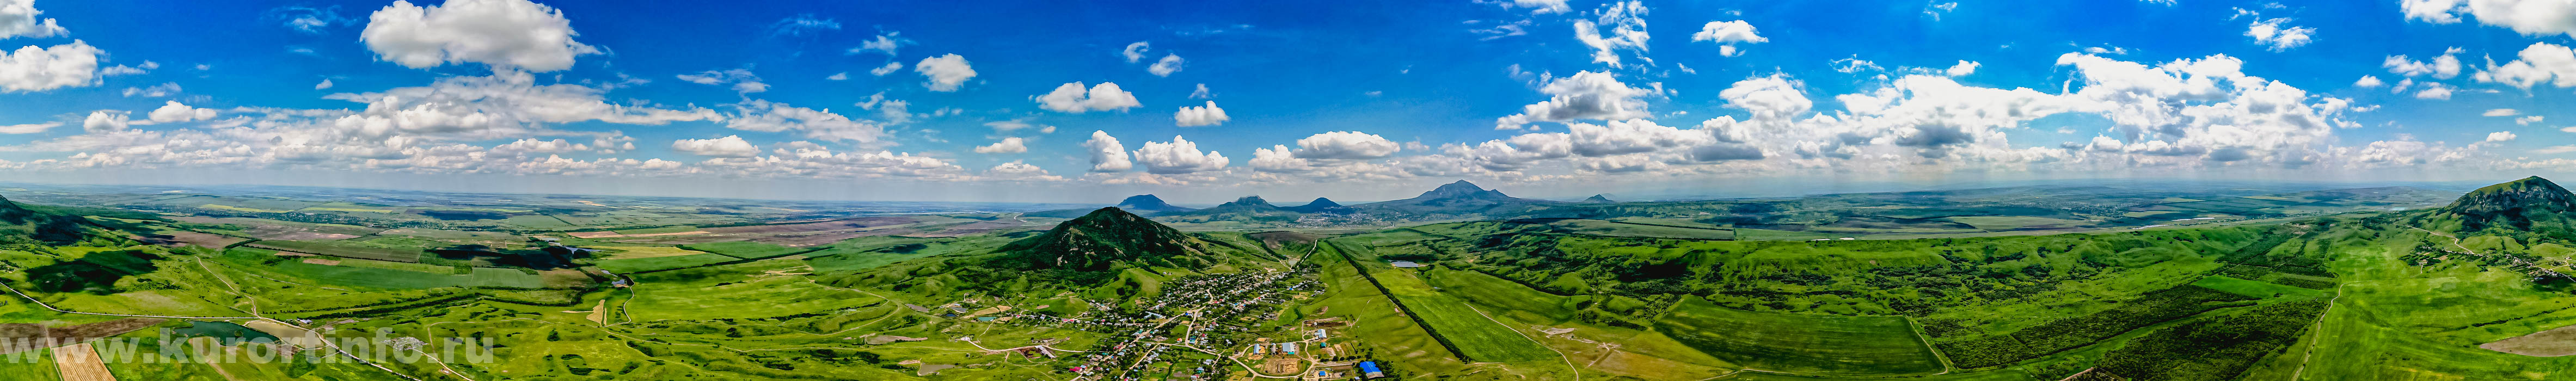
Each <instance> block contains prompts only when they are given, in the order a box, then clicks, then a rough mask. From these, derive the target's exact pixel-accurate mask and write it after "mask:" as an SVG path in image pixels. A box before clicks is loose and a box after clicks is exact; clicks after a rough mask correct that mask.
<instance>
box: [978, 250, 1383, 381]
mask: <svg viewBox="0 0 2576 381" xmlns="http://www.w3.org/2000/svg"><path fill="white" fill-rule="evenodd" d="M1314 274H1315V270H1314V268H1313V267H1311V266H1298V267H1295V268H1294V269H1292V270H1289V271H1267V272H1247V273H1232V274H1213V275H1203V276H1188V277H1181V278H1174V279H1171V280H1168V281H1165V282H1164V283H1163V284H1162V291H1163V292H1162V294H1161V295H1159V296H1156V297H1153V298H1148V299H1139V300H1137V301H1134V302H1133V304H1130V305H1124V306H1120V305H1114V304H1112V303H1107V302H1103V303H1098V304H1094V305H1093V306H1094V308H1093V309H1092V310H1091V311H1088V312H1085V313H1081V314H1079V315H1074V316H1053V315H1045V314H1035V313H1025V312H1026V311H1009V309H1007V308H1003V307H993V308H985V309H982V310H968V309H965V308H964V307H961V306H946V307H945V308H951V309H954V310H953V311H955V312H959V313H957V314H951V315H952V316H954V317H956V318H960V319H974V320H977V321H983V322H995V323H1000V324H1008V325H1013V326H1037V327H1052V328H1062V329H1076V330H1083V331H1090V332H1100V333H1109V334H1111V336H1110V337H1109V338H1107V339H1103V340H1102V341H1101V342H1099V343H1096V344H1094V345H1092V346H1091V348H1094V349H1091V350H1089V351H1072V350H1066V349H1063V348H1057V347H1055V346H1052V344H1056V343H1054V342H1052V340H1048V342H1033V343H1031V344H1030V345H1028V346H1024V347H1018V348H1010V349H997V350H996V351H1017V352H1019V354H1020V355H1022V356H1023V357H1027V358H1031V359H1040V358H1043V359H1052V360H1056V361H1062V362H1063V364H1064V365H1063V367H1062V368H1060V369H1059V370H1060V371H1061V372H1063V374H1067V375H1071V376H1074V378H1073V380H1077V381H1089V380H1099V381H1144V380H1189V381H1214V380H1249V379H1270V380H1285V379H1294V380H1358V379H1371V378H1378V377H1386V376H1388V375H1390V374H1391V373H1389V370H1387V369H1384V368H1382V367H1381V365H1379V364H1378V363H1377V362H1375V361H1370V360H1369V359H1368V356H1367V355H1368V352H1367V351H1366V350H1363V349H1359V348H1358V344H1357V342H1356V340H1351V339H1347V338H1344V337H1342V336H1341V334H1340V333H1339V331H1340V330H1341V329H1342V328H1343V327H1346V326H1347V323H1345V322H1344V321H1342V319H1341V318H1338V317H1331V318H1302V319H1301V317H1298V316H1291V317H1287V318H1283V317H1282V316H1281V312H1282V310H1283V308H1288V307H1290V306H1295V305H1297V304H1298V303H1300V302H1302V301H1304V300H1307V299H1310V298H1313V297H1316V296H1317V295H1318V294H1320V293H1322V292H1323V286H1322V284H1321V283H1318V282H1316V281H1315V280H1314ZM1001 311H1009V312H1003V313H996V312H1001ZM1319 312H1323V311H1319ZM960 340H966V341H972V338H960Z"/></svg>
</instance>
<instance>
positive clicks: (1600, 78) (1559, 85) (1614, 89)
mask: <svg viewBox="0 0 2576 381" xmlns="http://www.w3.org/2000/svg"><path fill="white" fill-rule="evenodd" d="M1539 93H1543V94H1547V95H1548V96H1549V97H1548V100H1546V101H1540V102H1538V103H1535V104H1530V105H1528V106H1522V107H1521V113H1520V114H1514V115H1511V116H1506V117H1502V118H1499V119H1496V120H1495V121H1494V129H1498V130H1512V129H1520V128H1522V126H1524V125H1527V124H1529V123H1530V122H1538V121H1546V122H1565V121H1572V120H1579V119H1594V120H1617V119H1635V118H1643V117H1646V116H1647V114H1646V102H1645V101H1644V100H1642V99H1640V98H1644V97H1646V96H1650V95H1658V94H1657V92H1656V91H1654V90H1651V89H1640V88H1634V87H1629V86H1628V84H1626V83H1621V82H1619V78H1617V77H1615V76H1612V75H1610V73H1608V72H1591V71H1585V72H1577V73H1574V75H1571V76H1566V77H1564V78H1557V79H1556V80H1554V81H1551V82H1548V84H1547V85H1546V86H1541V87H1539Z"/></svg>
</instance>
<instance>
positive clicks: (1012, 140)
mask: <svg viewBox="0 0 2576 381" xmlns="http://www.w3.org/2000/svg"><path fill="white" fill-rule="evenodd" d="M1021 152H1029V146H1028V145H1027V144H1026V141H1025V140H1023V139H1020V138H1019V137H1016V136H1014V137H1007V138H1002V141H999V142H993V144H991V145H986V146H981V147H975V153H1021Z"/></svg>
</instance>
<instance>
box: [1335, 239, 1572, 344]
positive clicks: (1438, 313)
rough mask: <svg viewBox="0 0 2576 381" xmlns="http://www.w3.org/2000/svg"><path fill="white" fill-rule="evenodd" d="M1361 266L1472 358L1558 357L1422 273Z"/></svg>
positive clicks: (1408, 309)
mask: <svg viewBox="0 0 2576 381" xmlns="http://www.w3.org/2000/svg"><path fill="white" fill-rule="evenodd" d="M1360 266H1361V268H1363V269H1365V270H1367V272H1368V275H1369V276H1370V277H1374V278H1376V279H1377V282H1378V284H1380V285H1384V286H1385V287H1386V290H1387V291H1388V292H1390V293H1392V294H1391V295H1393V296H1394V297H1395V298H1396V300H1397V301H1399V302H1402V304H1403V305H1404V311H1405V312H1409V313H1413V314H1415V315H1417V317H1418V318H1419V319H1420V320H1421V321H1422V323H1423V324H1426V325H1428V327H1427V328H1430V330H1431V332H1432V333H1434V334H1438V335H1439V336H1440V337H1442V338H1446V339H1448V340H1449V342H1450V344H1452V345H1455V346H1457V348H1458V350H1459V351H1460V352H1464V353H1461V354H1464V355H1466V356H1467V357H1468V358H1471V359H1474V360H1475V361H1495V362H1516V361H1530V360H1542V359H1551V358H1556V357H1558V355H1557V354H1556V352H1555V351H1550V350H1548V349H1547V347H1543V346H1539V345H1538V343H1537V342H1535V341H1532V340H1530V338H1528V337H1526V336H1523V335H1522V334H1521V333H1519V332H1516V331H1514V330H1513V329H1512V328H1511V327H1506V326H1503V325H1502V323H1500V322H1496V321H1494V319H1491V318H1487V317H1485V315H1483V314H1480V313H1478V311H1477V310H1476V309H1474V307H1470V306H1468V305H1467V302H1466V301H1464V300H1459V299H1458V298H1457V297H1455V296H1451V295H1448V294H1447V293H1445V292H1444V291H1446V290H1434V289H1433V287H1431V285H1430V284H1426V283H1423V281H1422V279H1421V278H1417V277H1415V275H1414V273H1416V272H1418V271H1419V270H1409V269H1396V268H1394V267H1388V266H1387V265H1386V264H1385V263H1380V262H1362V263H1361V265H1360Z"/></svg>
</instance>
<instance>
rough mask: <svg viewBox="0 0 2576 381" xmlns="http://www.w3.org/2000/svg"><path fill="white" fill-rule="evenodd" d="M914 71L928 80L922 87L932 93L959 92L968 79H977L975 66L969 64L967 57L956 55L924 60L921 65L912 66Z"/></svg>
mask: <svg viewBox="0 0 2576 381" xmlns="http://www.w3.org/2000/svg"><path fill="white" fill-rule="evenodd" d="M912 71H913V72H916V73H921V77H922V78H925V79H926V81H925V82H922V83H921V87H923V88H928V89H930V91H939V92H953V91H957V87H958V86H963V85H965V84H966V79H968V78H975V66H974V65H970V64H967V63H966V57H963V56H958V55H956V54H948V55H943V56H938V57H930V58H923V59H921V62H920V63H915V64H912Z"/></svg>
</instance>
